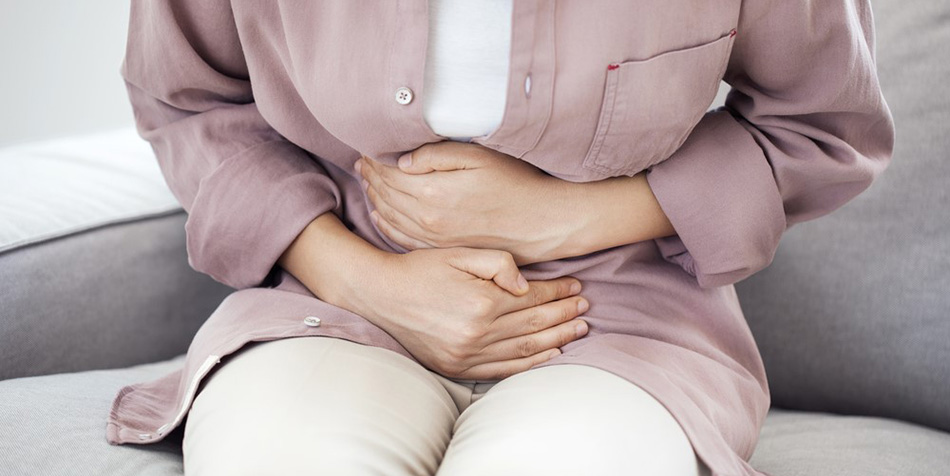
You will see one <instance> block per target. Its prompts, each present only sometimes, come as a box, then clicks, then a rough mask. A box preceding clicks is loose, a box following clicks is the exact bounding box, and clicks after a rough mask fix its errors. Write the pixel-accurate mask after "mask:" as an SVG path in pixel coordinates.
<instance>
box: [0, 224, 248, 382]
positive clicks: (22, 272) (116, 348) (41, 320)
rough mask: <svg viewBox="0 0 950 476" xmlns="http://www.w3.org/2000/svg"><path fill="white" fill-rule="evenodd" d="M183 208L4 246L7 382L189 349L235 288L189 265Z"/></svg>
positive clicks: (2, 357)
mask: <svg viewBox="0 0 950 476" xmlns="http://www.w3.org/2000/svg"><path fill="white" fill-rule="evenodd" d="M184 222H185V214H184V213H183V212H180V211H179V212H174V213H172V214H169V215H165V216H154V217H148V218H142V219H139V220H135V221H132V222H126V223H118V224H110V225H108V226H104V227H100V228H96V229H92V230H85V231H81V232H79V233H76V234H72V235H67V236H64V237H60V238H56V239H52V240H48V241H43V242H39V243H34V244H30V245H27V246H24V247H19V248H14V249H8V250H6V251H5V252H3V253H0V380H2V379H8V378H14V377H21V376H28V375H42V374H49V373H56V372H68V371H76V370H86V369H95V368H115V367H125V366H128V365H133V364H140V363H144V362H154V361H156V360H161V359H167V358H169V357H172V356H175V355H178V354H180V353H183V352H184V351H185V350H186V349H187V348H188V345H189V344H190V342H191V338H192V336H193V335H194V333H195V332H196V331H197V329H198V327H199V326H200V325H201V324H202V322H204V320H205V319H206V318H207V317H208V316H209V315H211V312H212V311H213V310H214V309H215V308H216V307H217V305H218V304H219V303H220V302H221V301H222V300H223V299H224V297H225V296H226V295H227V294H228V293H230V292H231V289H230V288H228V287H226V286H224V285H222V284H219V283H217V282H215V281H214V280H212V279H211V278H209V277H207V276H205V275H202V274H199V273H197V272H195V271H194V270H192V269H191V268H190V267H189V266H188V261H187V256H186V253H185V231H184Z"/></svg>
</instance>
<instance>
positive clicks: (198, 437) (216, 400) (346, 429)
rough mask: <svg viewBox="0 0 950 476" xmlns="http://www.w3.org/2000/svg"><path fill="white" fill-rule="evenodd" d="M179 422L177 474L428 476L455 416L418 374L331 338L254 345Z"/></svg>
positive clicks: (234, 358) (393, 358)
mask: <svg viewBox="0 0 950 476" xmlns="http://www.w3.org/2000/svg"><path fill="white" fill-rule="evenodd" d="M202 385H203V387H202V389H201V390H200V391H199V392H198V395H197V397H196V398H195V400H194V403H193V405H192V407H191V410H190V411H189V414H188V419H187V420H186V423H185V434H184V441H183V444H182V450H183V453H184V464H185V473H186V474H187V475H188V476H201V475H219V474H228V475H243V474H294V475H305V474H385V475H431V474H433V473H434V472H435V470H436V467H437V466H438V462H439V460H440V459H441V457H442V454H443V452H444V450H445V447H446V446H447V444H448V441H449V438H450V437H451V432H452V425H453V424H454V422H455V419H456V418H457V416H458V409H457V407H456V406H455V404H454V402H453V401H452V399H451V398H450V396H449V395H448V393H447V392H446V391H445V389H444V388H443V387H442V385H441V384H440V383H439V382H438V380H436V379H435V378H434V377H433V376H432V375H431V374H430V373H429V371H428V370H426V369H424V368H423V367H422V366H420V365H418V364H417V363H415V362H413V361H411V360H410V359H407V358H405V357H404V356H401V355H398V354H396V353H394V352H391V351H389V350H386V349H380V348H376V347H371V346H364V345H360V344H356V343H353V342H349V341H346V340H342V339H336V338H331V337H299V338H287V339H281V340H276V341H268V342H255V343H252V344H249V346H247V347H245V348H243V349H242V350H241V351H239V352H237V353H235V354H232V355H231V356H230V357H229V360H227V361H226V362H223V363H222V364H221V367H220V368H218V369H217V370H216V371H215V372H214V373H213V374H211V375H210V376H209V377H208V378H207V379H206V381H205V382H204V383H203V384H202Z"/></svg>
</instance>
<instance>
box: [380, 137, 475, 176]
mask: <svg viewBox="0 0 950 476" xmlns="http://www.w3.org/2000/svg"><path fill="white" fill-rule="evenodd" d="M460 152H462V151H460V150H459V148H457V147H451V146H448V147H447V146H440V145H438V144H435V145H429V144H427V145H424V146H422V147H419V148H418V149H416V150H413V151H411V152H407V153H405V154H403V155H402V156H400V157H399V160H397V161H396V163H397V165H398V166H399V170H402V171H403V172H405V173H408V174H427V173H429V172H436V171H441V172H448V171H451V170H464V169H472V168H475V167H476V165H477V163H476V162H477V160H478V159H477V158H476V157H475V156H473V155H472V154H466V153H460Z"/></svg>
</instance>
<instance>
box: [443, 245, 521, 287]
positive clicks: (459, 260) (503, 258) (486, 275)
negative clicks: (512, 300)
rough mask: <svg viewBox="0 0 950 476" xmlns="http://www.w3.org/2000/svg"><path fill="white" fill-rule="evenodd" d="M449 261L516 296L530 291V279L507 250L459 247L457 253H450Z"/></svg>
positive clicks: (456, 266) (453, 265)
mask: <svg viewBox="0 0 950 476" xmlns="http://www.w3.org/2000/svg"><path fill="white" fill-rule="evenodd" d="M447 262H448V264H449V265H451V266H452V267H454V268H456V269H458V270H461V271H465V272H466V273H469V274H472V275H474V276H477V277H479V278H482V279H486V280H489V281H494V282H495V284H497V285H498V286H499V287H501V288H502V289H504V290H505V291H508V292H509V293H511V294H514V295H515V296H522V295H524V294H525V293H527V292H529V288H530V286H529V285H528V281H527V280H526V279H525V277H524V276H522V275H521V271H519V270H518V265H517V264H515V259H514V257H512V256H511V253H509V252H507V251H501V250H487V249H479V248H457V251H456V252H455V253H453V254H451V255H449V257H448V259H447ZM505 296H508V295H507V294H506V295H505Z"/></svg>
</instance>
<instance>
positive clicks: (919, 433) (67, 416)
mask: <svg viewBox="0 0 950 476" xmlns="http://www.w3.org/2000/svg"><path fill="white" fill-rule="evenodd" d="M183 362H184V355H179V356H177V357H175V358H172V359H169V360H166V361H163V362H158V363H154V364H146V365H140V366H135V367H131V368H127V369H115V370H96V371H87V372H78V373H71V374H60V375H47V376H42V377H29V378H20V379H13V380H6V381H3V382H0V428H3V429H4V436H3V438H0V474H16V475H23V476H29V475H43V476H60V475H77V474H82V475H98V474H101V475H106V474H108V475H113V476H180V475H181V474H182V461H181V440H182V436H183V434H184V427H185V425H187V420H186V423H185V425H183V426H179V427H178V428H176V429H175V430H174V431H173V432H172V433H170V434H169V435H168V436H167V437H166V439H164V440H162V441H161V442H159V443H156V444H154V445H144V446H139V445H123V446H111V445H109V444H108V442H106V439H105V419H106V416H107V415H108V412H109V409H110V404H111V403H112V398H113V397H114V396H115V393H116V392H118V390H119V388H121V387H122V386H124V385H128V384H131V383H135V382H140V381H146V380H151V379H153V378H157V377H160V376H162V375H164V374H166V373H168V372H171V371H173V370H175V369H177V368H179V367H180V366H181V364H182V363H183ZM948 455H950V435H948V434H946V433H943V432H939V431H936V430H930V429H927V428H923V427H919V426H916V425H911V424H908V423H900V422H896V421H889V420H884V419H880V418H862V417H841V416H834V415H826V414H809V413H798V412H788V411H782V410H774V409H773V410H772V412H771V413H770V414H769V417H768V419H767V420H766V423H765V427H764V428H763V430H762V439H761V441H760V442H759V445H758V448H757V449H756V452H755V455H754V457H753V459H752V462H753V464H754V465H755V466H756V467H757V468H759V469H761V470H763V471H766V472H768V473H769V474H771V475H772V476H827V475H836V476H851V475H854V476H859V475H860V476H875V475H881V476H884V475H887V476H893V475H903V474H907V475H910V474H913V475H915V476H931V475H933V476H936V475H945V474H947V468H948V467H950V456H948Z"/></svg>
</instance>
